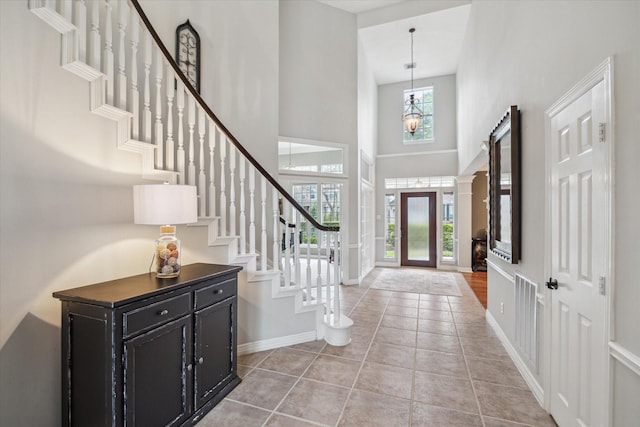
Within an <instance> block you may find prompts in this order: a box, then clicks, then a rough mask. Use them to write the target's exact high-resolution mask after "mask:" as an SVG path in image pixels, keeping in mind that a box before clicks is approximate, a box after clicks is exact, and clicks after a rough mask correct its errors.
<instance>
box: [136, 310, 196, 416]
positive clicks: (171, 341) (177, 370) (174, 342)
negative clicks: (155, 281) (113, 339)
mask: <svg viewBox="0 0 640 427" xmlns="http://www.w3.org/2000/svg"><path fill="white" fill-rule="evenodd" d="M191 335H192V327H191V317H190V316H184V317H181V318H179V319H177V320H175V321H173V322H170V323H167V324H165V325H163V326H161V327H158V328H156V329H152V330H151V331H149V332H147V333H145V334H143V335H140V336H137V337H135V338H133V339H130V340H127V341H125V344H124V359H125V360H124V362H125V365H124V376H125V378H124V384H125V399H124V406H125V416H126V425H127V426H135V425H137V426H142V427H146V426H174V425H180V424H181V423H182V422H183V421H184V420H185V419H186V418H187V417H188V416H189V415H190V413H191V409H192V406H191V405H192V398H191V396H192V395H191V390H192V387H193V384H192V379H191V378H192V377H191V372H190V371H191V368H192V366H191V361H192V350H191V348H192V347H191V346H192V341H191Z"/></svg>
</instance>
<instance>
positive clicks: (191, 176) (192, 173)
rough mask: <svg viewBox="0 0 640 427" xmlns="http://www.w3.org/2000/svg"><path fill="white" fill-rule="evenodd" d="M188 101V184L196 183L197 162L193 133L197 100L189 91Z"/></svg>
mask: <svg viewBox="0 0 640 427" xmlns="http://www.w3.org/2000/svg"><path fill="white" fill-rule="evenodd" d="M187 103H188V104H189V116H188V117H187V120H188V123H189V166H188V167H187V175H188V179H187V184H188V185H196V164H195V155H196V153H195V143H194V140H193V135H194V133H195V130H196V100H195V99H194V98H193V96H191V94H190V93H187Z"/></svg>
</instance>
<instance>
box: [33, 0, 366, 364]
mask: <svg viewBox="0 0 640 427" xmlns="http://www.w3.org/2000/svg"><path fill="white" fill-rule="evenodd" d="M28 7H29V9H30V10H31V12H33V13H34V14H35V15H36V16H38V17H39V18H41V19H42V20H43V21H45V22H46V23H48V24H49V25H50V26H51V27H53V28H54V29H56V30H57V31H58V32H59V33H60V34H61V37H60V58H61V59H60V62H61V66H62V67H63V68H65V69H66V70H68V71H70V72H72V73H74V74H76V75H77V76H79V77H81V78H82V79H84V80H86V81H88V82H89V85H90V109H91V111H92V112H93V113H95V114H98V115H100V116H103V117H105V118H107V119H110V120H113V121H115V123H116V126H117V132H116V146H117V148H118V149H122V150H126V151H130V152H134V153H138V154H139V155H140V156H141V159H142V171H141V175H142V177H143V178H145V179H152V180H157V181H166V182H170V183H174V184H184V185H194V186H196V187H197V191H198V212H199V220H198V223H197V224H192V226H194V227H200V228H202V232H201V235H202V240H203V244H206V245H208V246H209V253H210V254H211V259H210V262H212V263H218V264H235V265H240V266H242V267H243V271H242V272H241V274H240V276H239V284H238V285H239V286H238V289H239V313H238V325H239V328H238V343H239V346H238V351H239V353H240V354H243V353H252V352H255V351H261V350H266V349H270V348H275V347H279V346H285V345H292V344H297V343H301V342H305V341H311V340H314V339H323V338H324V339H325V340H326V341H327V342H328V343H329V344H331V345H346V344H348V343H349V342H350V330H351V326H352V325H353V322H352V321H351V319H349V318H348V317H346V316H344V315H342V314H341V311H340V298H339V283H340V276H341V267H340V229H339V227H327V226H323V225H321V224H319V223H318V222H317V221H316V220H315V219H314V218H313V217H311V215H310V214H309V213H308V212H307V211H306V210H305V209H303V208H302V207H301V206H300V205H299V204H298V203H297V202H296V201H295V199H294V198H293V197H292V196H291V195H290V194H289V193H288V192H287V191H286V190H285V189H284V188H283V187H282V186H280V184H278V182H277V181H276V180H275V179H274V178H273V177H272V176H271V175H270V174H269V173H268V172H267V171H266V170H265V169H264V168H263V167H262V166H261V165H260V164H259V163H258V162H257V161H256V160H255V159H254V158H253V157H252V156H251V154H250V153H249V152H247V150H246V149H245V148H244V147H243V146H242V145H241V144H240V142H239V141H238V140H237V139H236V138H235V137H234V136H233V135H232V134H231V133H230V132H229V130H228V129H227V128H226V127H225V126H224V125H223V124H222V123H221V122H220V120H219V119H218V118H217V117H216V115H215V114H214V113H213V111H211V109H210V108H209V107H208V105H207V104H206V103H205V102H204V100H203V99H202V98H201V97H200V95H199V94H198V92H197V91H196V90H195V89H194V88H193V86H192V85H191V84H190V83H189V81H188V80H187V79H186V78H185V76H184V75H183V74H182V73H181V72H180V69H179V68H178V65H177V64H176V62H175V61H174V59H173V58H172V56H171V54H170V53H169V51H168V50H167V48H166V47H165V46H164V45H163V44H162V42H161V40H160V38H159V37H158V35H157V33H156V32H155V30H154V29H153V27H152V26H151V24H150V22H149V20H148V19H147V17H146V15H145V14H144V12H143V10H142V8H141V7H140V5H139V3H138V2H137V0H28ZM274 143H275V141H274ZM311 236H315V237H317V244H313V245H312V244H310V243H306V242H311V240H312V239H311Z"/></svg>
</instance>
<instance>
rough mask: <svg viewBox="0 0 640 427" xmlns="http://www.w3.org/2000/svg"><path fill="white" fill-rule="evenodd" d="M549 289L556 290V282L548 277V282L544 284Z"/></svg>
mask: <svg viewBox="0 0 640 427" xmlns="http://www.w3.org/2000/svg"><path fill="white" fill-rule="evenodd" d="M545 285H547V288H549V289H558V281H557V280H556V279H552V278H551V277H549V281H548V282H547V283H545Z"/></svg>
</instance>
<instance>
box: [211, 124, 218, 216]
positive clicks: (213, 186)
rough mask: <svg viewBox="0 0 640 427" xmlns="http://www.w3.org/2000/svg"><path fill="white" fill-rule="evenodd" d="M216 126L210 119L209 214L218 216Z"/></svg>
mask: <svg viewBox="0 0 640 427" xmlns="http://www.w3.org/2000/svg"><path fill="white" fill-rule="evenodd" d="M216 133H217V132H216V127H215V125H214V124H213V120H211V119H209V216H210V217H214V216H216V183H215V176H216V174H215V172H216V169H215V163H214V160H213V159H214V154H215V149H216Z"/></svg>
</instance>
